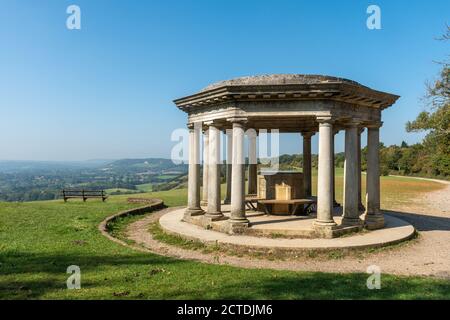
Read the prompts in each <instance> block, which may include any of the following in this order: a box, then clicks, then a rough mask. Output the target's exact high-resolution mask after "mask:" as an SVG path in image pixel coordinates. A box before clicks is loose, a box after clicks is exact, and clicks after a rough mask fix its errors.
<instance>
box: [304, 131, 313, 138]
mask: <svg viewBox="0 0 450 320" xmlns="http://www.w3.org/2000/svg"><path fill="white" fill-rule="evenodd" d="M315 134H316V133H315V132H312V131H302V132H301V135H302V136H303V138H305V139H311V137H312V136H313V135H315Z"/></svg>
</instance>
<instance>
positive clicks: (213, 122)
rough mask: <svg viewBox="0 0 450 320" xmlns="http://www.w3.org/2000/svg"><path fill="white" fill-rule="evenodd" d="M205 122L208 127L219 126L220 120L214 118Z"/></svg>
mask: <svg viewBox="0 0 450 320" xmlns="http://www.w3.org/2000/svg"><path fill="white" fill-rule="evenodd" d="M203 124H204V125H205V126H207V127H217V126H218V125H219V124H218V122H217V121H214V120H210V121H205V122H203Z"/></svg>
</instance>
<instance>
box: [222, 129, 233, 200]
mask: <svg viewBox="0 0 450 320" xmlns="http://www.w3.org/2000/svg"><path fill="white" fill-rule="evenodd" d="M226 136H227V164H226V165H227V172H226V178H227V193H226V195H225V200H224V202H223V203H224V204H230V203H231V177H232V170H233V169H232V167H233V165H232V162H233V157H232V155H233V131H232V130H226Z"/></svg>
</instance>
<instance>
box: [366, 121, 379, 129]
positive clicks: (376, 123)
mask: <svg viewBox="0 0 450 320" xmlns="http://www.w3.org/2000/svg"><path fill="white" fill-rule="evenodd" d="M382 126H383V121H374V122H370V123H368V124H366V127H367V128H371V129H379V128H381V127H382Z"/></svg>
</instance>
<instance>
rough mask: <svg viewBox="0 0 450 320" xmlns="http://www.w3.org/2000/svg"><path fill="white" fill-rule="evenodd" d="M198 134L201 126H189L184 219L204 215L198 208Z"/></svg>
mask: <svg viewBox="0 0 450 320" xmlns="http://www.w3.org/2000/svg"><path fill="white" fill-rule="evenodd" d="M200 133H201V126H199V125H198V124H195V125H194V124H190V125H189V173H188V205H187V208H186V211H185V213H184V216H185V218H188V217H192V216H198V215H202V214H203V213H204V212H203V210H202V209H201V208H200Z"/></svg>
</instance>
